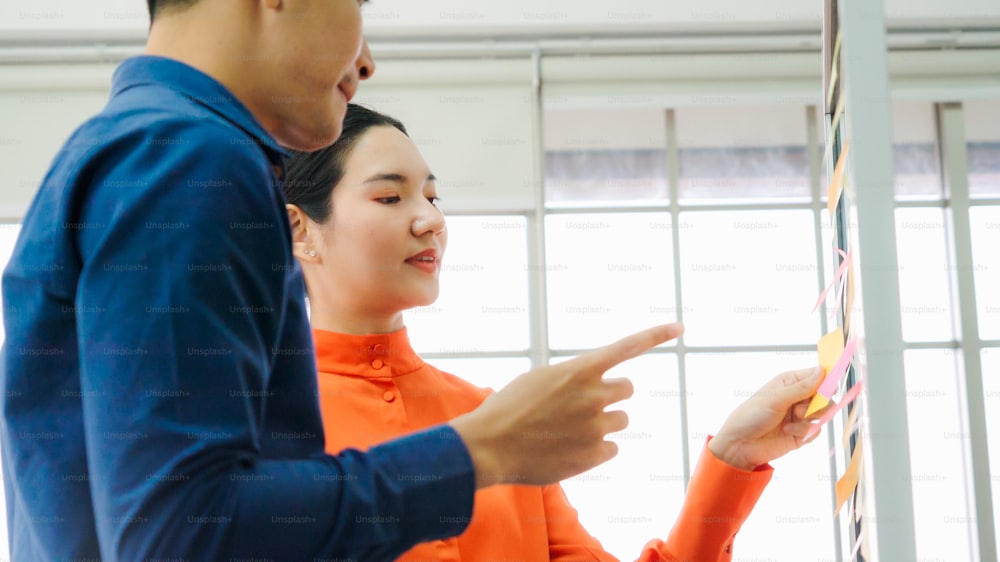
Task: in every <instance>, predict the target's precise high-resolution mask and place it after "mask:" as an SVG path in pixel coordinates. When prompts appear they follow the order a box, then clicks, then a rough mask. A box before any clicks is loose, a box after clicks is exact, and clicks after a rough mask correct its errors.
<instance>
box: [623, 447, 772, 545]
mask: <svg viewBox="0 0 1000 562" xmlns="http://www.w3.org/2000/svg"><path fill="white" fill-rule="evenodd" d="M709 439H711V438H709ZM773 473H774V469H773V468H771V466H770V465H766V464H765V465H763V466H759V467H757V468H756V469H755V470H753V471H746V470H740V469H738V468H736V467H733V466H729V465H728V464H726V463H724V462H722V461H721V460H719V459H718V458H716V456H715V455H714V454H712V452H711V451H709V450H708V441H707V440H706V441H705V447H703V448H702V451H701V458H700V459H699V460H698V466H697V467H696V468H695V471H694V474H692V475H691V482H690V483H689V484H688V489H687V494H686V495H685V497H684V506H683V507H682V508H681V513H680V515H679V516H678V518H677V523H676V524H675V525H674V528H673V529H672V530H671V531H670V536H669V537H668V538H667V541H666V542H664V541H661V540H658V539H654V540H651V541H649V542H648V543H646V547H645V548H644V549H643V550H642V555H641V556H639V562H675V561H677V562H679V561H692V562H729V561H730V560H732V558H733V539H734V538H735V537H736V532H737V531H739V530H740V527H741V526H742V525H743V522H744V521H746V518H747V517H749V515H750V512H751V511H752V510H753V507H754V505H756V504H757V500H758V499H759V498H760V495H761V494H762V493H763V492H764V488H765V487H766V486H767V484H768V482H770V481H771V475H772V474H773Z"/></svg>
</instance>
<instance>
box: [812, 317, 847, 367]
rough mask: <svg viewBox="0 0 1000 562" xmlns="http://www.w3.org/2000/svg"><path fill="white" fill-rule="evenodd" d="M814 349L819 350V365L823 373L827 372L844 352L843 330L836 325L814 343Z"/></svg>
mask: <svg viewBox="0 0 1000 562" xmlns="http://www.w3.org/2000/svg"><path fill="white" fill-rule="evenodd" d="M816 350H817V351H818V352H819V366H820V367H823V372H824V373H829V372H830V369H832V368H833V366H834V364H836V363H837V359H840V356H841V355H843V354H844V332H843V331H842V330H841V329H840V328H839V327H838V328H836V329H834V330H833V331H832V332H830V333H829V334H827V335H825V336H823V337H822V338H820V339H819V343H818V344H816Z"/></svg>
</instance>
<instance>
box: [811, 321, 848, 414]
mask: <svg viewBox="0 0 1000 562" xmlns="http://www.w3.org/2000/svg"><path fill="white" fill-rule="evenodd" d="M816 349H817V351H818V352H819V366H820V367H822V368H823V373H824V376H825V377H829V376H830V373H831V372H832V371H833V367H834V366H835V365H836V364H837V360H838V359H840V356H841V355H843V354H844V332H843V331H841V329H840V328H837V329H836V330H834V331H832V332H830V333H829V334H827V335H825V336H823V337H822V338H820V339H819V343H818V344H816ZM823 380H824V382H826V379H825V378H824V379H823ZM838 382H839V381H838ZM831 396H833V394H832V393H820V392H817V393H816V394H815V395H814V396H813V399H812V402H810V403H809V409H808V410H806V416H811V415H813V414H815V413H816V412H818V411H820V410H822V409H823V408H825V407H826V405H827V404H829V403H830V397H831Z"/></svg>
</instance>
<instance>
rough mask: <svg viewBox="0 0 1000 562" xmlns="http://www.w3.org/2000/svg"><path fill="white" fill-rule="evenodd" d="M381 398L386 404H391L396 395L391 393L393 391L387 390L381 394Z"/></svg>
mask: <svg viewBox="0 0 1000 562" xmlns="http://www.w3.org/2000/svg"><path fill="white" fill-rule="evenodd" d="M382 398H384V399H385V401H386V402H392V401H393V400H395V399H396V394H395V393H393V391H391V390H387V391H385V392H384V393H382Z"/></svg>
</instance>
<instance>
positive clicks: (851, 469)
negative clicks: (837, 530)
mask: <svg viewBox="0 0 1000 562" xmlns="http://www.w3.org/2000/svg"><path fill="white" fill-rule="evenodd" d="M861 445H862V441H861V438H860V437H858V440H857V442H856V443H855V445H854V453H853V454H852V455H851V462H849V463H848V464H847V470H845V471H844V475H843V476H841V477H840V479H839V480H837V486H836V488H837V507H835V508H834V510H833V514H834V515H836V514H837V513H839V512H840V508H841V507H843V506H844V502H846V501H847V498H849V497H851V493H852V492H854V489H855V488H857V487H858V475H859V473H860V472H861Z"/></svg>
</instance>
